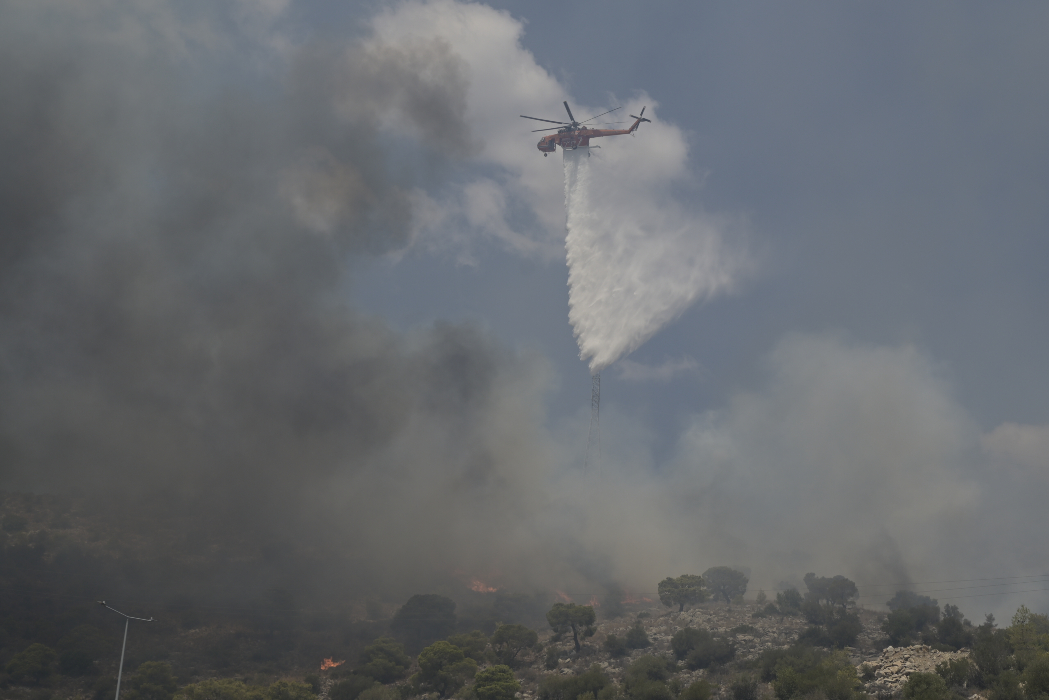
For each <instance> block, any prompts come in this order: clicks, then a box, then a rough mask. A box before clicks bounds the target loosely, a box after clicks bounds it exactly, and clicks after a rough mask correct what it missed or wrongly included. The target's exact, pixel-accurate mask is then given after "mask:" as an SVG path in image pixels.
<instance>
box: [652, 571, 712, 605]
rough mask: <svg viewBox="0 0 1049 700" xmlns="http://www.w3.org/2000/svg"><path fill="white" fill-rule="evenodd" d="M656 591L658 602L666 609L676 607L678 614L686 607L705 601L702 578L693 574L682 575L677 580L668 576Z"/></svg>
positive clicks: (705, 594)
mask: <svg viewBox="0 0 1049 700" xmlns="http://www.w3.org/2000/svg"><path fill="white" fill-rule="evenodd" d="M657 591H658V592H659V602H661V603H662V604H663V605H665V606H667V607H668V608H670V607H673V606H675V605H676V606H678V609H677V611H678V612H683V611H684V610H685V606H686V605H695V604H697V603H702V602H703V601H704V600H706V599H707V591H706V589H705V588H703V577H702V576H696V575H695V574H682V575H681V576H678V577H677V578H670V577H669V576H668V577H666V578H665V579H663V580H662V581H660V582H659V586H658V587H657Z"/></svg>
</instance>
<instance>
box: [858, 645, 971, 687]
mask: <svg viewBox="0 0 1049 700" xmlns="http://www.w3.org/2000/svg"><path fill="white" fill-rule="evenodd" d="M968 656H969V650H968V649H962V650H961V651H955V652H949V651H936V650H935V649H931V648H929V647H927V646H925V645H924V644H917V645H915V646H910V647H898V648H896V647H886V648H885V650H884V651H882V653H881V654H880V655H879V656H878V657H877V658H875V659H872V660H870V661H868V662H866V667H867V668H866V669H864V670H867V669H869V670H870V671H872V672H873V673H874V680H871V681H868V682H867V683H866V685H865V690H866V691H867V693H868V694H869V695H878V696H884V695H897V694H899V693H900V691H901V690H903V685H904V683H906V682H907V678H908V677H910V675H911V674H912V673H919V672H920V673H935V672H936V667H937V666H938V665H939V664H941V663H943V662H945V661H948V660H950V659H961V658H965V657H968ZM861 668H862V667H861ZM860 673H861V675H862V673H863V671H860Z"/></svg>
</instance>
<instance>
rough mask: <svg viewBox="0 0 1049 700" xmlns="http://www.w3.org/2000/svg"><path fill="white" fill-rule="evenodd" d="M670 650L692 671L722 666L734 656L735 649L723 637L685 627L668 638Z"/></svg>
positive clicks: (703, 630)
mask: <svg viewBox="0 0 1049 700" xmlns="http://www.w3.org/2000/svg"><path fill="white" fill-rule="evenodd" d="M670 648H671V649H672V650H673V652H674V656H676V657H677V658H678V659H679V660H681V659H683V660H684V661H685V665H686V666H688V667H689V668H690V669H692V670H693V671H695V670H697V669H701V668H707V667H709V666H711V665H713V664H724V663H728V662H729V661H731V660H732V659H733V658H734V657H735V656H736V647H735V645H734V644H732V642H730V641H728V640H727V639H725V638H724V637H714V635H712V634H711V633H710V632H709V631H707V630H705V629H695V628H692V627H685V628H684V629H680V630H678V631H677V632H675V633H674V636H673V637H671V638H670Z"/></svg>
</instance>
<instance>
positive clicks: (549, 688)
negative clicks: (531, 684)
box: [539, 665, 615, 700]
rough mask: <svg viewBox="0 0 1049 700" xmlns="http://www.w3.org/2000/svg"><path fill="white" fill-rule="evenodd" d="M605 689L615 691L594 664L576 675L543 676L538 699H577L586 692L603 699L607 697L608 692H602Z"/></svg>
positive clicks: (606, 677) (599, 668)
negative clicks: (584, 671)
mask: <svg viewBox="0 0 1049 700" xmlns="http://www.w3.org/2000/svg"><path fill="white" fill-rule="evenodd" d="M606 689H609V690H610V691H611V692H612V693H614V692H615V686H613V685H612V682H611V681H610V680H609V679H608V676H606V675H605V674H604V673H602V672H601V667H600V666H596V665H595V666H591V667H590V669H589V670H588V671H587V672H586V673H581V674H579V675H578V676H559V675H550V676H547V677H545V678H543V680H542V681H540V683H539V700H577V698H579V697H580V696H581V695H584V694H586V693H592V694H593V696H594V697H595V698H601V699H602V700H605V698H608V697H609V693H607V692H604V691H605V690H606Z"/></svg>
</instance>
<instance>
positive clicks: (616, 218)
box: [564, 148, 742, 374]
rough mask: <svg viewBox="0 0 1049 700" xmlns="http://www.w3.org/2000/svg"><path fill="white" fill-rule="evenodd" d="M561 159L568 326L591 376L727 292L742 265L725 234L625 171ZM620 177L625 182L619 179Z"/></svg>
mask: <svg viewBox="0 0 1049 700" xmlns="http://www.w3.org/2000/svg"><path fill="white" fill-rule="evenodd" d="M589 155H590V154H589V152H588V150H587V149H585V148H580V149H577V150H573V151H564V169H565V209H566V211H567V218H568V234H567V237H566V239H565V247H566V249H567V254H568V287H569V291H568V307H569V310H568V320H569V321H570V322H571V324H572V328H573V330H574V332H575V336H576V341H577V342H578V343H579V356H580V358H582V359H583V360H586V361H589V363H590V371H591V373H592V374H594V373H597V372H600V371H601V369H603V368H604V367H607V366H608V365H610V364H612V363H613V362H615V361H616V360H618V359H619V358H620V357H622V356H623V355H626V354H627V353H630V352H632V351H634V350H636V349H637V348H638V347H640V346H641V345H642V344H643V343H644V342H645V341H647V340H648V339H649V338H651V337H652V336H653V335H655V333H656V332H657V331H658V330H659V329H660V328H662V327H663V326H664V325H666V324H667V323H668V322H670V321H671V320H673V319H674V318H676V317H677V316H678V315H679V314H681V313H682V312H683V311H684V310H685V309H686V308H688V307H689V306H690V305H691V304H692V303H693V302H695V301H697V300H699V299H702V298H707V297H710V296H713V295H715V294H717V293H718V292H722V291H726V290H728V288H729V287H730V286H731V284H732V282H733V281H734V280H735V278H736V273H737V272H738V271H739V267H740V263H741V262H742V261H741V260H738V259H737V258H736V257H734V256H732V255H729V254H727V253H726V252H725V249H724V246H723V243H722V236H721V233H720V231H719V230H718V229H717V227H715V226H714V225H713V224H712V223H711V222H709V221H707V220H704V219H701V218H697V217H696V216H694V215H692V214H690V213H688V212H686V211H684V210H683V208H682V207H681V205H680V204H679V203H677V202H676V201H674V200H673V199H672V198H671V197H668V196H666V195H665V194H663V193H662V192H660V191H658V190H657V188H654V187H652V186H651V185H648V186H646V184H644V183H640V182H631V181H627V180H626V179H625V178H624V176H623V174H622V172H621V171H622V169H623V168H622V166H626V165H627V164H626V163H623V162H620V163H618V164H617V165H618V166H620V167H617V168H612V167H609V166H610V165H612V163H611V162H610V161H609V160H606V159H600V160H599V159H598V158H590V157H589ZM617 171H620V172H617Z"/></svg>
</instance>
